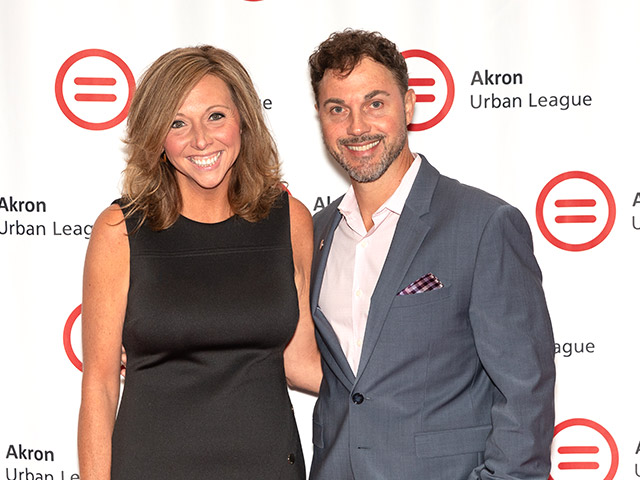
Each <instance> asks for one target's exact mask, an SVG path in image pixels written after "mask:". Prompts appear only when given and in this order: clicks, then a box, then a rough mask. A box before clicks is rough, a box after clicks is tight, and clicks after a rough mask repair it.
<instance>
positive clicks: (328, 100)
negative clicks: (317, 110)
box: [322, 90, 390, 107]
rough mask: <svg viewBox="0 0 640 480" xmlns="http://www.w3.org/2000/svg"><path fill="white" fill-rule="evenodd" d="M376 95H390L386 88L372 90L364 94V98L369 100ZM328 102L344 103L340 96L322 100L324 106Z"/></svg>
mask: <svg viewBox="0 0 640 480" xmlns="http://www.w3.org/2000/svg"><path fill="white" fill-rule="evenodd" d="M378 95H385V96H387V97H388V96H390V94H389V92H387V91H386V90H372V91H371V92H369V93H367V94H366V95H365V96H364V99H365V100H371V99H372V98H374V97H377V96H378ZM329 103H334V104H336V105H345V101H344V100H342V99H341V98H327V99H326V100H325V101H324V102H322V106H323V107H325V106H326V105H327V104H329Z"/></svg>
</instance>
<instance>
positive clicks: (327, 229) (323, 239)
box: [310, 199, 355, 390]
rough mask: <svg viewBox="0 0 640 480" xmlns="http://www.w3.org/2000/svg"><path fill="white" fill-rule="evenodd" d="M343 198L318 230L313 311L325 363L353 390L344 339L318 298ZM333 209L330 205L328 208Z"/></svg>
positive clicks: (315, 244) (314, 262) (313, 274)
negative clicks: (342, 345) (330, 321)
mask: <svg viewBox="0 0 640 480" xmlns="http://www.w3.org/2000/svg"><path fill="white" fill-rule="evenodd" d="M339 200H340V199H338V201H336V202H335V204H334V205H335V206H332V207H331V208H333V209H334V212H333V213H330V215H331V216H330V218H329V219H328V221H326V223H325V224H324V225H319V226H318V228H317V230H316V232H315V235H314V236H315V239H314V252H313V263H312V267H311V275H312V278H311V295H310V296H311V298H310V300H311V312H312V314H313V320H314V322H315V325H316V331H317V333H318V335H319V337H320V338H321V340H322V341H321V342H319V343H318V347H319V348H320V350H321V353H322V358H323V360H324V361H325V363H326V364H327V365H328V366H329V368H331V370H332V371H333V373H334V374H335V375H336V376H337V377H338V378H339V379H340V381H341V382H342V383H344V384H345V386H347V388H349V390H351V387H352V386H353V383H354V382H355V375H354V373H353V371H352V370H351V366H350V365H349V362H348V361H347V358H346V357H345V355H344V352H343V351H342V347H341V346H340V341H339V340H338V337H337V335H336V333H335V331H334V330H333V327H331V324H330V323H329V321H328V320H327V318H326V317H325V315H324V314H323V313H322V311H321V310H320V309H319V308H318V299H319V298H320V289H321V288H322V278H323V277H324V271H325V268H326V266H327V258H328V257H329V250H330V249H331V243H332V242H333V235H334V232H335V230H336V228H337V227H338V223H340V220H341V218H342V215H341V214H340V212H339V211H338V209H337V205H338V204H339ZM327 208H329V207H327Z"/></svg>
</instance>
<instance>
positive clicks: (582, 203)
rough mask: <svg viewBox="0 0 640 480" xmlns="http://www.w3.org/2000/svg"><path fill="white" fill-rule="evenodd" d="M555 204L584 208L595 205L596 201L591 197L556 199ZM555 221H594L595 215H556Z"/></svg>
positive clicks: (557, 205)
mask: <svg viewBox="0 0 640 480" xmlns="http://www.w3.org/2000/svg"><path fill="white" fill-rule="evenodd" d="M555 206H556V207H558V208H576V207H577V208H584V207H595V206H596V201H595V200H594V199H592V198H584V199H567V200H556V201H555ZM555 220H556V223H595V221H596V220H597V218H596V216H595V215H558V216H557V217H556V218H555Z"/></svg>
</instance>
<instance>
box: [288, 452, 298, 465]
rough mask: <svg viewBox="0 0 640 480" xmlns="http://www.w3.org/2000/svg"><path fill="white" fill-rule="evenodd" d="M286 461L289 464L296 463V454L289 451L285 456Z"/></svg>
mask: <svg viewBox="0 0 640 480" xmlns="http://www.w3.org/2000/svg"><path fill="white" fill-rule="evenodd" d="M287 462H289V465H293V464H294V463H296V456H295V455H294V454H293V453H290V454H289V456H288V457H287Z"/></svg>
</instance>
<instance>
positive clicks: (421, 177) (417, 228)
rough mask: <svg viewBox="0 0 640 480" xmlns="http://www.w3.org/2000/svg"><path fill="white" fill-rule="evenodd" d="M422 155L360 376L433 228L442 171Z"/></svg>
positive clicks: (372, 314)
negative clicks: (431, 216) (434, 200)
mask: <svg viewBox="0 0 640 480" xmlns="http://www.w3.org/2000/svg"><path fill="white" fill-rule="evenodd" d="M421 157H422V164H421V165H420V170H419V171H418V175H417V176H416V179H415V181H414V184H413V187H412V188H411V192H410V193H409V196H408V198H407V201H406V203H405V206H404V208H403V210H402V214H401V215H400V219H399V220H398V225H397V227H396V231H395V234H394V236H393V240H392V241H391V246H390V247H389V253H388V254H387V258H386V260H385V262H384V266H383V267H382V272H380V277H379V278H378V283H377V284H376V288H375V289H374V291H373V295H372V296H371V303H370V307H369V315H368V317H367V327H366V329H365V335H364V342H363V345H362V355H361V357H360V364H359V367H358V377H360V376H361V375H362V372H363V371H364V370H365V369H366V367H367V364H368V362H369V359H370V358H371V354H372V353H373V350H374V348H375V346H376V343H377V341H378V337H379V336H380V332H381V331H382V327H383V325H384V323H385V321H386V318H387V315H388V313H389V308H390V307H391V303H392V302H393V299H394V297H395V295H396V293H397V292H398V291H399V290H400V289H401V288H402V287H404V286H405V285H401V282H402V280H403V278H404V276H405V275H406V273H407V270H408V269H409V267H410V266H411V263H412V262H413V259H414V257H415V255H416V252H417V251H418V248H419V247H420V245H422V243H423V241H424V239H425V238H426V236H427V234H428V233H429V229H430V228H431V222H430V221H429V216H428V213H429V209H430V206H431V198H432V196H433V192H434V190H435V187H436V184H437V183H438V178H439V177H440V174H439V173H438V171H437V170H436V169H435V168H434V167H432V166H431V165H430V164H429V163H428V162H427V160H426V158H424V157H423V156H422V155H421ZM325 248H326V246H325ZM356 381H357V380H356Z"/></svg>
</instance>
